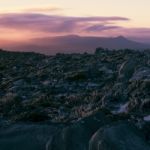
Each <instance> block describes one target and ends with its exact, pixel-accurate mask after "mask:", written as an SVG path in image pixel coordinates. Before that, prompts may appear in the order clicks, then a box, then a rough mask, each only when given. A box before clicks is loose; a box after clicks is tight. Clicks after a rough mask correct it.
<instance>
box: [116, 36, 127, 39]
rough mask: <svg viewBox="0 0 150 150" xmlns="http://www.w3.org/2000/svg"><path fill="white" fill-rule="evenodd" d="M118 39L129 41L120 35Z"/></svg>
mask: <svg viewBox="0 0 150 150" xmlns="http://www.w3.org/2000/svg"><path fill="white" fill-rule="evenodd" d="M116 39H120V40H127V38H125V37H124V36H122V35H120V36H117V37H116Z"/></svg>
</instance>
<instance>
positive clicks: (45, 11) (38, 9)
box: [23, 6, 62, 13]
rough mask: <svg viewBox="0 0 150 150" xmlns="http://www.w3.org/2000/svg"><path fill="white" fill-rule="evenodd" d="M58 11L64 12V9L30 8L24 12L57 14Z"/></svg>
mask: <svg viewBox="0 0 150 150" xmlns="http://www.w3.org/2000/svg"><path fill="white" fill-rule="evenodd" d="M57 11H62V8H58V7H51V6H50V7H36V8H28V9H24V10H23V12H28V13H49V12H57Z"/></svg>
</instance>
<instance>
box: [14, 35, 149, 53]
mask: <svg viewBox="0 0 150 150" xmlns="http://www.w3.org/2000/svg"><path fill="white" fill-rule="evenodd" d="M97 47H103V48H109V49H126V48H129V49H137V50H143V49H147V48H150V45H148V44H144V43H139V42H135V41H132V40H129V39H127V38H125V37H123V36H118V37H113V38H111V37H108V38H106V37H81V36H77V35H68V36H56V37H46V38H36V39H32V40H31V42H30V43H28V44H19V45H15V46H14V47H13V49H14V50H24V51H36V52H40V53H46V54H55V53H58V52H59V53H83V52H89V53H93V52H94V51H95V48H97Z"/></svg>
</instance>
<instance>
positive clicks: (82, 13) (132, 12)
mask: <svg viewBox="0 0 150 150" xmlns="http://www.w3.org/2000/svg"><path fill="white" fill-rule="evenodd" d="M149 6H150V0H20V1H19V0H0V33H1V34H0V43H3V44H8V43H11V42H12V41H16V42H20V41H24V42H27V41H29V40H30V39H34V38H38V37H40V38H41V37H49V36H59V35H68V34H77V35H80V36H100V37H101V36H102V37H110V36H111V37H114V36H119V35H122V36H125V37H127V38H131V39H134V40H137V41H141V42H149V43H150V13H149Z"/></svg>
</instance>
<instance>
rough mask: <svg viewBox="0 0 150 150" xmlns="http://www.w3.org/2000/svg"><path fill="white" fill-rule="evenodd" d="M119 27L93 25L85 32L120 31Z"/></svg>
mask: <svg viewBox="0 0 150 150" xmlns="http://www.w3.org/2000/svg"><path fill="white" fill-rule="evenodd" d="M120 28H121V27H120V26H108V25H93V26H90V27H88V28H86V29H85V31H87V32H100V31H104V30H112V29H120Z"/></svg>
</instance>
